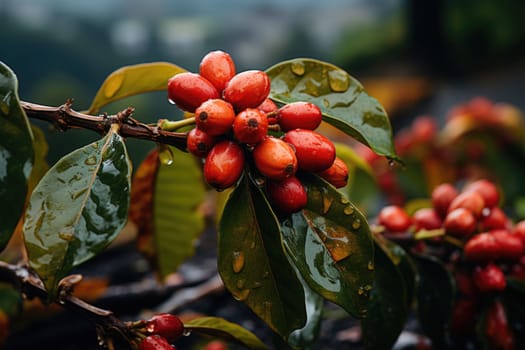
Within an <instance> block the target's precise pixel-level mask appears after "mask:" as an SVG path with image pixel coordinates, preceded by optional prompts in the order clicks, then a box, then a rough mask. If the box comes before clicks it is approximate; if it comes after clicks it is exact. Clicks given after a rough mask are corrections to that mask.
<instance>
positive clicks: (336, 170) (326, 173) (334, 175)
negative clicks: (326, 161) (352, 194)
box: [317, 156, 348, 188]
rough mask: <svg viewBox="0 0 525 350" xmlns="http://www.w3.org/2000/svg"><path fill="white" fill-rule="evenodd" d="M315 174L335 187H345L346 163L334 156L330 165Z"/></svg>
mask: <svg viewBox="0 0 525 350" xmlns="http://www.w3.org/2000/svg"><path fill="white" fill-rule="evenodd" d="M317 175H319V176H321V177H322V178H323V179H325V180H326V181H328V182H329V183H330V184H332V185H333V186H334V187H335V188H341V187H345V186H346V184H347V183H348V167H347V166H346V163H345V162H344V161H343V160H342V159H341V158H339V157H337V156H336V157H335V160H334V162H333V163H332V165H331V166H330V167H329V168H328V169H326V170H323V171H321V172H319V173H318V174H317Z"/></svg>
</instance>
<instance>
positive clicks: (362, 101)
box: [266, 58, 397, 159]
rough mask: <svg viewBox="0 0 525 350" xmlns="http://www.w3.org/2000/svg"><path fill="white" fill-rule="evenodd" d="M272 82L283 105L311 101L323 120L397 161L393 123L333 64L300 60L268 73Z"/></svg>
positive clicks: (372, 99) (277, 97) (375, 102)
mask: <svg viewBox="0 0 525 350" xmlns="http://www.w3.org/2000/svg"><path fill="white" fill-rule="evenodd" d="M266 73H268V75H269V76H270V78H271V82H272V85H271V91H270V97H271V98H272V99H273V100H275V101H277V102H281V103H290V102H294V101H308V102H312V103H315V104H316V105H317V106H318V107H319V108H321V110H322V111H323V120H324V121H326V122H328V123H330V124H332V125H333V126H335V127H337V128H338V129H340V130H341V131H343V132H345V133H346V134H348V135H350V136H352V137H354V138H355V139H356V140H358V141H360V142H363V143H364V144H366V145H368V146H370V147H371V148H372V149H373V150H374V151H375V152H376V153H378V154H380V155H384V156H387V157H389V158H394V159H397V155H396V152H395V149H394V145H393V141H392V127H391V125H390V120H389V118H388V116H387V114H386V112H385V110H384V108H383V107H382V106H381V104H380V103H379V102H378V101H377V100H376V99H375V98H373V97H371V96H369V95H368V94H367V93H366V92H365V91H364V88H363V86H362V85H361V83H359V82H358V81H357V80H356V79H354V78H353V77H352V76H350V75H349V74H348V73H347V72H345V71H344V70H342V69H340V68H339V67H336V66H334V65H332V64H329V63H326V62H322V61H318V60H314V59H306V58H299V59H293V60H289V61H284V62H281V63H278V64H276V65H274V66H272V67H270V68H268V69H267V70H266Z"/></svg>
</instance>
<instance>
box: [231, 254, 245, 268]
mask: <svg viewBox="0 0 525 350" xmlns="http://www.w3.org/2000/svg"><path fill="white" fill-rule="evenodd" d="M243 268H244V253H243V252H241V251H234V252H233V253H232V269H233V272H235V273H239V272H241V271H242V269H243Z"/></svg>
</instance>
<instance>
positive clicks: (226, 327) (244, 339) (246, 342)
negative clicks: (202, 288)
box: [184, 317, 268, 350]
mask: <svg viewBox="0 0 525 350" xmlns="http://www.w3.org/2000/svg"><path fill="white" fill-rule="evenodd" d="M184 329H185V330H187V331H190V332H191V333H192V334H193V333H195V334H199V335H206V336H212V337H217V338H221V339H224V340H226V341H230V342H235V343H237V344H240V345H242V346H245V347H246V348H248V349H254V350H267V349H268V348H267V347H266V345H264V343H263V342H262V341H261V340H260V339H259V338H258V337H257V336H256V335H255V334H253V333H252V332H250V331H248V330H247V329H245V328H243V327H241V326H239V325H237V324H235V323H231V322H229V321H226V320H225V319H223V318H219V317H199V318H195V319H193V320H191V321H188V322H184Z"/></svg>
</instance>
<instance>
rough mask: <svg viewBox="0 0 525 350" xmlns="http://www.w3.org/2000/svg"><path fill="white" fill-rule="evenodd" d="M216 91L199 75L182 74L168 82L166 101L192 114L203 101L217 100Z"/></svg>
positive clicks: (217, 94)
mask: <svg viewBox="0 0 525 350" xmlns="http://www.w3.org/2000/svg"><path fill="white" fill-rule="evenodd" d="M219 97H220V96H219V93H218V92H217V89H215V87H214V86H213V84H212V83H210V82H209V81H208V80H206V79H205V78H203V77H201V76H200V75H199V74H195V73H190V72H184V73H179V74H176V75H174V76H173V77H172V78H170V79H169V80H168V99H169V100H170V101H171V102H173V103H174V104H175V105H176V106H177V107H179V108H180V109H182V110H183V111H187V112H192V113H193V112H194V111H195V109H197V107H199V106H200V105H201V104H202V103H203V102H204V101H207V100H209V99H212V98H219Z"/></svg>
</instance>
